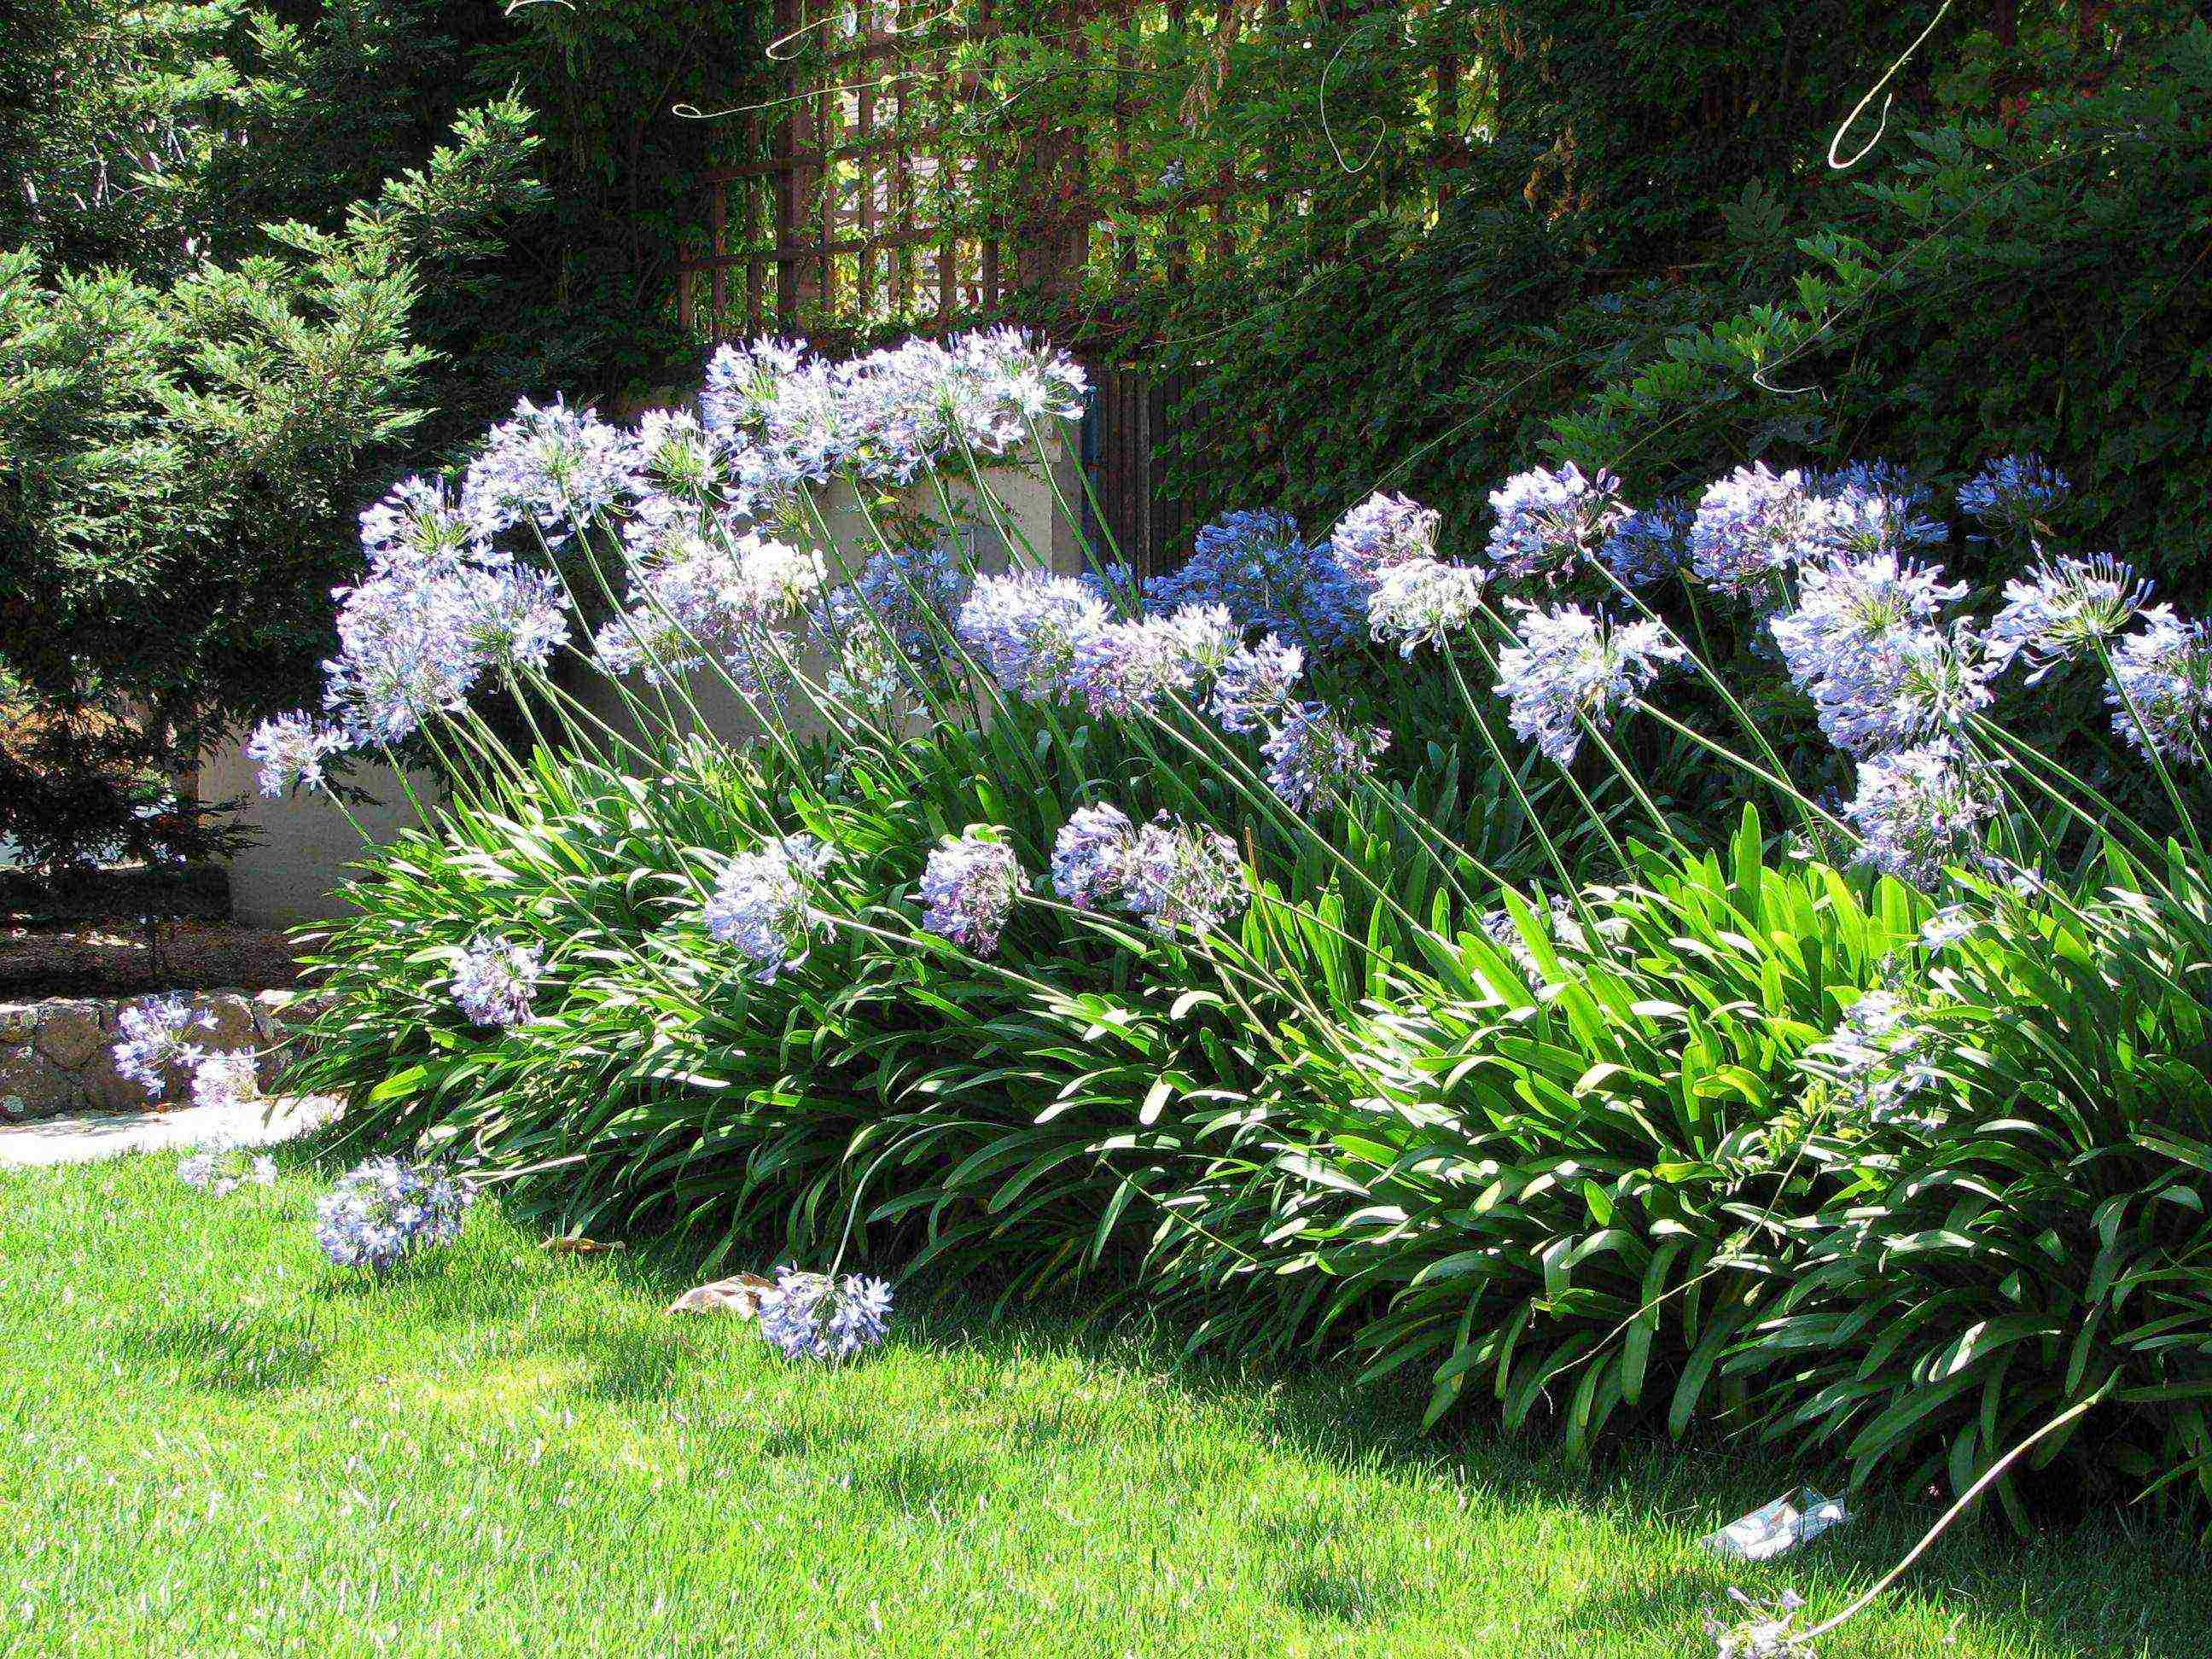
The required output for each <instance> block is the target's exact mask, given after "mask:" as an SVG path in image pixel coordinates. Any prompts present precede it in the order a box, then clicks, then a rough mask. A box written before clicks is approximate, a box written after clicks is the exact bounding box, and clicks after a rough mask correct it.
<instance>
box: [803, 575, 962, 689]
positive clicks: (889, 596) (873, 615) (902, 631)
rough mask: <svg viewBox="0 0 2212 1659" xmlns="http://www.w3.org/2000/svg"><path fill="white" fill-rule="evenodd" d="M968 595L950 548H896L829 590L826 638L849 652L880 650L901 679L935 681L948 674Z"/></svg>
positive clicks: (825, 625) (825, 623)
mask: <svg viewBox="0 0 2212 1659" xmlns="http://www.w3.org/2000/svg"><path fill="white" fill-rule="evenodd" d="M968 591H969V581H968V576H967V574H966V573H965V572H964V571H963V570H962V569H961V568H960V565H959V562H957V560H956V559H955V558H954V557H953V555H952V550H951V549H950V548H948V547H944V546H938V547H902V548H893V549H890V550H886V551H883V552H878V553H876V554H874V555H872V556H870V558H869V560H868V562H867V563H866V564H865V565H863V566H862V567H861V568H860V573H859V574H857V575H855V576H854V578H853V580H851V581H849V582H846V583H842V584H840V585H838V586H835V587H833V588H831V589H830V590H829V595H828V599H827V601H826V604H825V605H824V606H823V612H824V616H823V624H822V627H823V632H824V633H825V634H827V635H829V637H830V638H831V639H832V640H833V641H837V642H838V643H839V644H840V645H841V646H842V647H843V648H845V649H846V650H848V651H849V650H851V649H852V648H853V647H855V646H856V645H858V644H859V643H860V642H861V641H873V642H876V643H878V644H881V645H882V646H883V647H884V648H885V650H886V651H887V652H888V653H891V656H892V661H891V663H890V666H891V667H892V668H893V669H894V670H896V671H900V676H901V678H903V677H904V675H905V674H906V673H911V674H914V675H916V676H919V677H921V678H927V679H932V680H934V679H937V678H941V677H942V676H943V674H944V672H945V653H946V641H947V638H948V636H949V635H950V634H951V628H952V618H953V617H955V616H956V615H957V614H958V611H959V610H960V606H961V605H962V603H963V601H964V600H965V599H967V597H968ZM879 700H880V699H879Z"/></svg>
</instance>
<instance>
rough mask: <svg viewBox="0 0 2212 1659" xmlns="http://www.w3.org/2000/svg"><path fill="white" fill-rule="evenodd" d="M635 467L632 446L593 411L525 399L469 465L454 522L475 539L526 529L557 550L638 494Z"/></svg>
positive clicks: (633, 442) (630, 440)
mask: <svg viewBox="0 0 2212 1659" xmlns="http://www.w3.org/2000/svg"><path fill="white" fill-rule="evenodd" d="M638 464H639V454H638V446H637V441H636V439H635V437H634V436H633V435H631V434H629V433H628V432H625V431H623V429H622V428H619V427H614V426H610V425H609V424H608V423H607V422H605V421H602V420H601V419H599V416H597V415H596V414H594V413H593V412H592V410H588V409H586V410H575V409H571V408H569V407H568V404H565V403H563V402H562V400H561V399H560V398H555V399H554V400H553V401H552V402H551V403H550V404H533V403H532V402H531V401H530V400H529V399H528V398H524V399H523V400H522V401H521V402H520V403H519V404H516V405H515V406H514V414H513V416H512V417H511V418H510V419H507V420H506V421H502V422H500V424H498V425H497V426H495V427H494V428H492V429H491V431H490V432H489V434H488V435H486V437H485V440H484V447H483V450H482V451H481V452H479V453H478V454H477V458H476V459H474V460H473V461H471V462H470V463H469V469H468V473H467V476H466V477H465V478H464V480H463V481H462V484H461V505H460V513H461V517H462V519H463V520H465V521H466V523H467V525H468V526H469V530H470V532H471V535H473V536H475V537H476V538H477V539H479V540H483V541H489V540H491V539H492V538H495V537H496V536H498V535H499V534H500V533H501V532H503V531H506V530H508V529H510V528H512V527H513V526H517V525H532V526H535V527H536V529H537V531H538V534H539V535H541V536H543V537H544V538H545V542H546V544H547V545H548V546H551V547H558V546H560V545H561V544H562V543H564V542H566V541H567V540H568V539H569V538H571V537H572V536H574V534H575V533H576V532H578V531H580V530H581V529H583V528H584V527H585V526H587V525H589V524H590V523H591V522H592V520H593V519H595V518H596V517H597V516H598V515H599V514H600V513H605V512H606V511H608V510H609V509H610V508H612V507H616V506H617V505H618V504H620V503H621V502H623V501H627V500H628V499H629V498H630V497H631V496H633V495H635V494H636V493H637V492H638V490H639V489H640V485H641V480H640V477H639V470H638Z"/></svg>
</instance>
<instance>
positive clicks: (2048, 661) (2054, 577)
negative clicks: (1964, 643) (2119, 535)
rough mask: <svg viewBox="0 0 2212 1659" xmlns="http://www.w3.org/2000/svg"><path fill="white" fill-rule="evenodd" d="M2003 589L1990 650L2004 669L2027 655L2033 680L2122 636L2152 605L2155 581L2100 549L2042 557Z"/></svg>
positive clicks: (1990, 631)
mask: <svg viewBox="0 0 2212 1659" xmlns="http://www.w3.org/2000/svg"><path fill="white" fill-rule="evenodd" d="M2004 592H2005V602H2004V606H2003V608H2002V610H2000V611H1998V612H1997V614H1996V617H1993V618H1992V619H1991V620H1990V626H1989V647H1990V658H1991V660H1992V662H1993V663H1994V664H1995V665H1996V666H1997V667H1998V668H2000V669H2002V668H2003V667H2006V666H2008V665H2010V664H2011V663H2012V662H2014V661H2015V659H2022V660H2025V661H2026V662H2027V664H2028V665H2029V670H2030V671H2029V673H2028V676H2027V683H2028V684H2030V685H2033V684H2035V683H2036V681H2038V680H2039V679H2041V678H2043V677H2044V676H2045V674H2048V673H2049V672H2050V671H2051V670H2052V669H2053V668H2055V667H2057V665H2059V664H2061V663H2063V662H2069V661H2071V660H2072V659H2075V657H2078V656H2080V655H2081V653H2083V652H2085V651H2089V650H2093V649H2094V648H2095V647H2097V646H2099V645H2100V644H2104V643H2106V642H2109V641H2112V640H2114V639H2117V638H2118V637H2119V635H2120V634H2121V633H2122V631H2123V630H2124V629H2126V627H2127V626H2128V624H2129V623H2131V622H2133V621H2134V620H2135V619H2136V617H2137V616H2139V615H2141V614H2142V611H2143V608H2144V607H2145V606H2146V605H2148V604H2149V602H2150V595H2151V585H2150V583H2148V581H2145V580H2142V579H2141V578H2140V577H2138V576H2137V575H2136V573H2135V571H2134V570H2133V569H2132V568H2130V567H2129V566H2127V565H2125V564H2124V563H2122V562H2120V561H2119V560H2118V559H2115V558H2113V557H2112V556H2110V555H2108V554H2102V553H2100V554H2093V555H2091V556H2088V557H2087V558H2057V559H2053V558H2050V557H2048V556H2043V557H2039V558H2038V559H2037V560H2036V562H2035V563H2034V564H2033V565H2032V566H2030V567H2029V568H2028V572H2027V575H2025V576H2021V577H2015V578H2014V579H2013V580H2010V581H2008V582H2007V583H2006V584H2005V590H2004Z"/></svg>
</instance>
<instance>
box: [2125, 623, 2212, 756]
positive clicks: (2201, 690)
mask: <svg viewBox="0 0 2212 1659" xmlns="http://www.w3.org/2000/svg"><path fill="white" fill-rule="evenodd" d="M2142 623H2143V625H2142V627H2141V628H2139V629H2136V631H2135V632H2134V633H2132V634H2130V635H2127V637H2126V638H2124V639H2123V640H2122V641H2120V644H2119V648H2118V650H2116V651H2114V652H2113V653H2112V684H2111V686H2110V687H2109V689H2108V690H2106V701H2107V702H2109V703H2111V705H2112V726H2113V729H2114V730H2116V731H2117V732H2119V734H2120V735H2121V736H2122V737H2123V738H2126V739H2127V741H2128V742H2130V743H2131V744H2134V745H2135V746H2136V748H2138V749H2140V750H2143V752H2145V753H2146V754H2151V753H2155V754H2157V755H2159V756H2161V757H2164V758H2166V760H2168V761H2172V762H2176V763H2182V764H2186V765H2195V764H2198V763H2202V762H2203V759H2204V754H2205V742H2206V739H2207V738H2208V736H2212V623H2202V622H2184V621H2183V620H2182V619H2181V618H2180V617H2177V616H2176V615H2175V614H2174V612H2173V610H2172V607H2171V606H2168V605H2155V606H2153V607H2152V608H2151V609H2150V610H2149V611H2145V612H2144V613H2143V618H2142Z"/></svg>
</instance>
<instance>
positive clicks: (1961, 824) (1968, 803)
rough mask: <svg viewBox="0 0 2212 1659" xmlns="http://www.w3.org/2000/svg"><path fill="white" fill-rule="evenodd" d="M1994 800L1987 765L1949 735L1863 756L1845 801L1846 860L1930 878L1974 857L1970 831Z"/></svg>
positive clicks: (1926, 882) (1913, 878)
mask: <svg viewBox="0 0 2212 1659" xmlns="http://www.w3.org/2000/svg"><path fill="white" fill-rule="evenodd" d="M1996 805H1997V803H1996V792H1995V789H1994V787H1993V785H1992V783H1991V781H1990V778H1989V776H1988V775H1987V773H1986V771H1985V770H1984V769H1983V768H1982V767H1981V765H1980V764H1979V763H1977V762H1974V761H1973V760H1972V759H1971V758H1970V757H1967V756H1966V755H1965V754H1964V753H1962V752H1961V751H1960V750H1958V749H1957V748H1955V747H1954V745H1953V744H1951V742H1950V741H1949V739H1948V738H1938V739H1937V740H1936V741H1935V742H1933V743H1928V744H1920V745H1918V746H1917V747H1915V748H1911V749H1900V750H1896V751H1894V752H1893V753H1891V754H1887V755H1881V756H1879V757H1875V758H1874V759H1871V760H1867V761H1863V762H1862V763H1860V766H1859V775H1858V793H1857V795H1855V796H1854V797H1853V798H1852V799H1850V801H1849V802H1847V803H1846V804H1845V805H1844V818H1845V819H1846V820H1847V821H1848V822H1849V823H1850V826H1851V828H1852V829H1856V830H1857V832H1858V834H1859V837H1860V842H1859V846H1858V848H1857V851H1856V852H1855V854H1853V861H1854V862H1856V863H1858V864H1863V865H1865V866H1869V868H1872V869H1875V870H1879V871H1881V872H1884V873H1885V874H1887V875H1893V876H1895V877H1897V878H1899V880H1900V881H1905V882H1909V883H1911V884H1913V885H1915V886H1919V887H1926V886H1930V885H1932V884H1934V883H1935V882H1936V880H1937V879H1938V878H1940V877H1941V876H1942V873H1943V872H1944V870H1945V868H1946V867H1948V866H1950V865H1953V864H1957V863H1961V862H1973V861H1976V860H1978V849H1977V848H1976V846H1975V844H1974V843H1975V838H1976V836H1978V832H1979V830H1980V828H1981V826H1982V824H1983V823H1985V822H1987V821H1988V819H1989V818H1990V817H1992V816H1993V815H1994V814H1995V813H1996Z"/></svg>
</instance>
